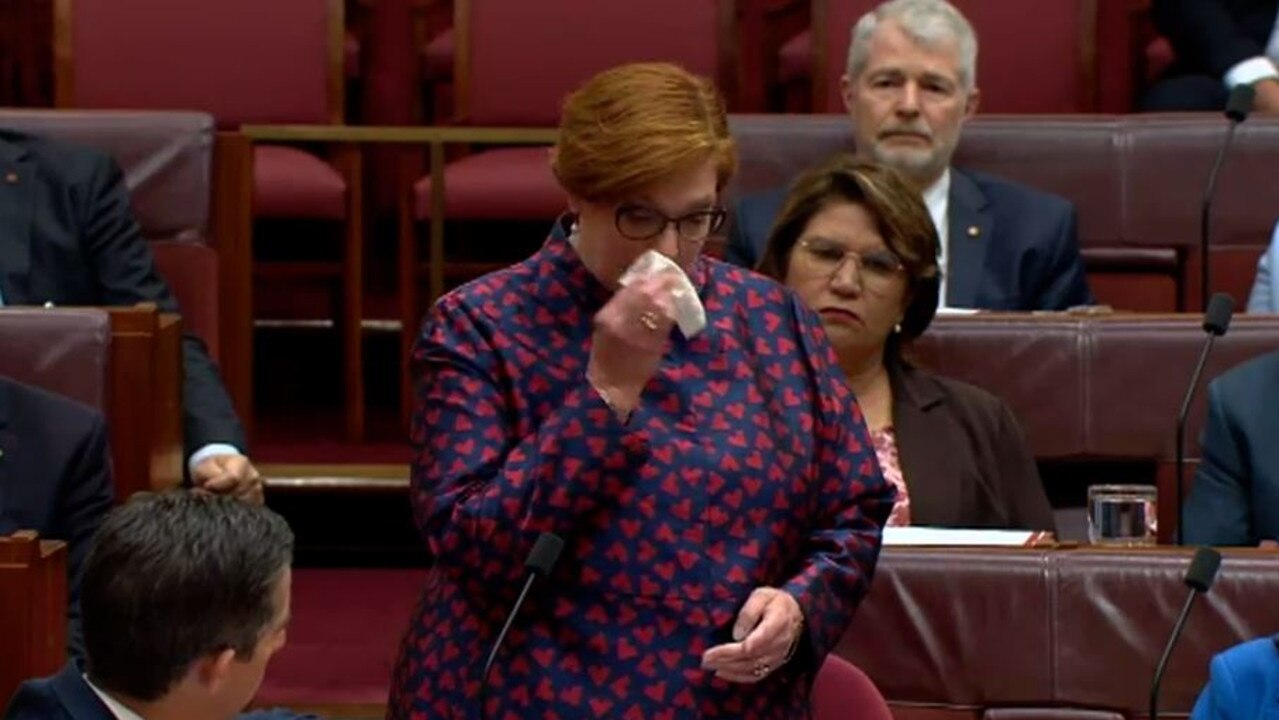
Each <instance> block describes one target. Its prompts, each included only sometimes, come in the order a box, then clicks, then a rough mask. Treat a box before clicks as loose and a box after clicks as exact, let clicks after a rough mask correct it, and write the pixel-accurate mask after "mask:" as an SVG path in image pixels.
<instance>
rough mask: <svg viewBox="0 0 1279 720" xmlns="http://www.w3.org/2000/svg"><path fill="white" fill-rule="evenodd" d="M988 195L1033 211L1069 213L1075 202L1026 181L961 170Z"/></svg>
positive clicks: (999, 202) (1001, 203) (1002, 203)
mask: <svg viewBox="0 0 1279 720" xmlns="http://www.w3.org/2000/svg"><path fill="white" fill-rule="evenodd" d="M959 172H962V173H963V174H964V175H966V176H968V179H970V180H972V181H973V183H974V184H975V185H977V187H978V188H979V189H980V190H981V191H982V193H983V194H984V195H985V196H986V199H987V200H988V201H989V202H990V203H992V204H996V205H999V206H1004V207H1010V208H1014V207H1015V208H1018V209H1019V210H1024V211H1025V212H1031V213H1036V214H1040V213H1050V214H1059V213H1069V212H1072V211H1073V210H1074V207H1075V205H1074V203H1072V202H1071V201H1069V200H1067V199H1066V198H1064V197H1062V196H1061V195H1056V194H1054V193H1050V192H1047V191H1045V190H1040V189H1038V188H1035V187H1031V186H1030V185H1026V184H1024V183H1019V182H1016V181H1013V180H1008V179H1006V178H1001V177H999V176H996V175H988V174H986V173H983V172H977V171H975V170H967V169H965V170H960V171H959Z"/></svg>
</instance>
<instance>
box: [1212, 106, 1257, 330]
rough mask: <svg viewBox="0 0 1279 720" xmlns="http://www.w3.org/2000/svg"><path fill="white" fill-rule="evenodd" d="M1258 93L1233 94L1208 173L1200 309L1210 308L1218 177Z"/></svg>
mask: <svg viewBox="0 0 1279 720" xmlns="http://www.w3.org/2000/svg"><path fill="white" fill-rule="evenodd" d="M1256 94H1257V91H1256V88H1254V87H1253V86H1252V85H1236V86H1235V87H1234V89H1232V90H1231V91H1230V98H1229V99H1228V100H1226V119H1227V120H1229V121H1230V125H1229V126H1228V127H1227V128H1226V138H1225V140H1224V141H1222V143H1221V147H1220V148H1218V149H1217V161H1216V162H1214V163H1213V165H1212V172H1211V173H1209V174H1208V186H1207V187H1206V188H1204V196H1203V202H1202V203H1201V204H1200V206H1199V307H1201V308H1204V309H1207V307H1208V292H1209V287H1208V283H1209V280H1208V278H1209V277H1210V275H1209V273H1208V267H1209V263H1210V262H1211V261H1210V260H1209V259H1208V238H1209V236H1210V234H1211V233H1210V230H1209V228H1210V227H1211V222H1212V201H1213V196H1214V195H1215V194H1216V192H1217V175H1218V173H1220V172H1221V165H1222V163H1223V162H1224V161H1225V159H1226V151H1227V150H1229V149H1230V143H1231V141H1233V140H1234V137H1235V128H1237V127H1239V123H1241V122H1243V121H1244V120H1247V119H1248V113H1250V112H1252V101H1253V98H1254V97H1255V96H1256Z"/></svg>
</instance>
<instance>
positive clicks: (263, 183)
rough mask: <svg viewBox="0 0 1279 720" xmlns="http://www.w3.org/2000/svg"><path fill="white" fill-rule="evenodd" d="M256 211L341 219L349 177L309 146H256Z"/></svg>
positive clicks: (274, 215)
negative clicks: (309, 150) (344, 175)
mask: <svg viewBox="0 0 1279 720" xmlns="http://www.w3.org/2000/svg"><path fill="white" fill-rule="evenodd" d="M253 212H254V214H255V215H256V216H257V217H263V218H289V219H298V218H304V219H309V220H341V219H343V218H345V217H346V181H345V180H344V179H343V178H342V175H341V174H340V173H338V171H337V170H334V169H333V166H331V165H329V164H328V163H326V162H324V161H323V160H321V159H320V158H318V157H316V156H315V155H312V154H311V153H309V152H306V151H305V150H299V149H298V148H294V147H287V146H284V145H258V146H256V147H255V148H254V149H253Z"/></svg>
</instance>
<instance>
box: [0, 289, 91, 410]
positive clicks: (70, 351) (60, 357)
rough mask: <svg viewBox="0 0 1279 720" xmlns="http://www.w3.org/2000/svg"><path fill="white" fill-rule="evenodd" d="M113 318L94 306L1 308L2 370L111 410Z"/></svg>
mask: <svg viewBox="0 0 1279 720" xmlns="http://www.w3.org/2000/svg"><path fill="white" fill-rule="evenodd" d="M110 358H111V319H110V318H109V317H108V316H107V313H106V311H104V310H97V309H91V308H52V309H47V308H0V375H3V376H5V377H9V378H12V379H14V380H17V381H18V382H21V383H26V384H27V385H34V386H36V387H40V388H44V389H45V390H48V391H50V392H55V393H58V394H59V395H64V396H66V397H69V398H71V399H72V400H75V401H78V402H82V403H84V404H86V405H89V406H92V407H95V408H97V409H98V410H101V411H103V412H106V410H107V401H108V397H107V388H108V387H109V379H108V375H107V370H108V364H109V362H110Z"/></svg>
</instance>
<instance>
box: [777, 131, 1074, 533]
mask: <svg viewBox="0 0 1279 720" xmlns="http://www.w3.org/2000/svg"><path fill="white" fill-rule="evenodd" d="M937 248H938V241H937V232H936V230H935V229H934V227H933V224H932V220H931V219H930V217H929V215H928V209H927V207H926V206H925V205H924V202H923V200H922V199H921V198H920V196H919V193H918V192H916V191H915V190H913V189H912V188H911V186H910V185H908V184H907V183H906V182H905V180H903V179H902V178H901V177H900V176H898V175H897V173H896V171H894V170H891V169H889V168H887V167H884V166H881V165H877V164H874V163H871V162H868V161H863V160H859V159H857V158H854V157H852V156H841V157H838V158H836V159H834V160H832V161H831V162H829V163H827V164H825V165H823V166H821V167H818V168H815V169H813V170H810V171H809V172H807V173H805V174H804V175H802V176H801V177H800V178H799V179H798V180H797V181H796V182H795V184H794V186H793V187H792V189H791V191H790V193H789V195H788V197H787V199H786V202H785V204H784V206H783V208H782V211H781V215H780V216H779V217H778V218H777V221H776V223H775V225H774V227H773V231H772V234H771V236H770V238H769V242H768V245H767V247H766V249H765V252H764V255H763V256H762V257H761V260H760V267H759V270H760V271H761V272H762V273H764V274H765V275H768V276H770V277H773V278H775V279H778V280H781V281H783V282H784V283H785V284H786V285H788V286H790V287H791V288H793V289H794V290H795V291H796V292H797V293H798V295H799V297H800V298H801V299H802V300H803V301H804V302H805V303H807V304H808V305H809V306H810V307H812V308H813V309H814V310H816V311H817V313H818V314H819V315H820V316H821V319H822V324H823V325H824V326H825V329H826V335H827V336H828V338H829V340H830V343H831V345H832V346H833V347H834V348H835V353H836V355H837V356H838V358H839V364H840V367H841V368H842V369H843V371H844V373H845V374H846V375H847V377H848V380H849V383H850V384H851V386H852V388H853V392H854V393H855V394H856V396H857V400H858V403H859V404H860V405H861V409H862V412H863V413H864V414H865V417H866V423H867V426H868V427H869V429H870V433H871V437H872V438H873V442H874V446H875V453H876V455H877V457H878V459H879V464H880V467H881V469H882V470H883V472H884V475H885V477H887V478H888V479H889V481H890V482H892V483H893V484H894V485H895V486H896V487H897V490H898V501H897V504H896V506H895V507H894V508H893V513H892V515H891V516H890V518H889V525H928V526H942V527H996V528H1023V529H1029V530H1049V531H1050V530H1053V529H1054V523H1053V515H1052V510H1051V507H1050V506H1049V504H1048V499H1047V495H1046V494H1045V492H1044V487H1043V484H1042V482H1041V481H1040V478H1039V472H1038V470H1037V469H1036V466H1035V461H1034V458H1033V457H1032V456H1031V453H1030V450H1029V448H1028V447H1027V445H1026V441H1025V438H1024V437H1023V435H1022V433H1021V430H1020V428H1019V427H1018V425H1017V421H1016V419H1015V418H1014V417H1013V414H1012V412H1011V411H1010V410H1009V409H1008V407H1007V406H1006V405H1005V404H1004V403H1003V402H1002V401H1000V400H999V399H998V398H996V397H995V396H993V395H991V394H990V393H988V392H986V391H984V390H981V389H979V388H977V387H974V386H972V385H969V384H966V383H962V382H959V381H956V380H951V379H949V378H944V377H940V376H938V375H934V374H932V373H929V372H926V371H924V370H922V369H919V368H916V367H914V366H913V365H911V364H910V363H909V362H907V361H906V360H905V359H903V357H902V345H903V343H906V342H908V341H909V340H911V339H913V338H915V337H918V336H919V335H920V334H922V333H923V332H924V331H925V330H926V329H927V328H928V325H929V323H930V322H932V319H933V315H934V313H935V312H936V308H937V294H938V291H939V286H940V278H941V276H940V270H939V267H938V262H937Z"/></svg>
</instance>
